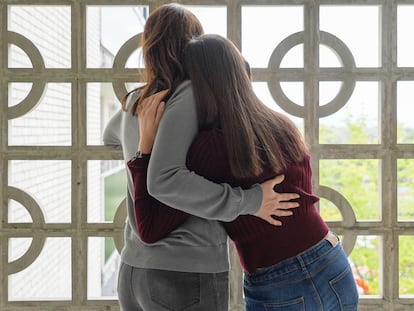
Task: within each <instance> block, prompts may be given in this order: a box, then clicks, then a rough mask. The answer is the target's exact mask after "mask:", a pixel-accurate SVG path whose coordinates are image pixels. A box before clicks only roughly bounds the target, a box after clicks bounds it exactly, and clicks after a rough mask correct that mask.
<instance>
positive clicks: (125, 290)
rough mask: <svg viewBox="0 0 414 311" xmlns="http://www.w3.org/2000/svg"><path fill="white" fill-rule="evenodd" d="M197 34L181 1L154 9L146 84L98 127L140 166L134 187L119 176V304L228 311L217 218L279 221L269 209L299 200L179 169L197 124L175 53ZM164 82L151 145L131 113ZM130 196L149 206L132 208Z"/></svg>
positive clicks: (153, 309) (147, 38) (147, 33)
mask: <svg viewBox="0 0 414 311" xmlns="http://www.w3.org/2000/svg"><path fill="white" fill-rule="evenodd" d="M202 33H203V29H202V26H201V24H200V22H199V21H198V19H197V18H196V17H195V16H194V15H193V14H192V13H191V12H190V11H188V10H187V9H185V8H184V7H183V6H180V5H177V4H167V5H163V6H161V7H159V8H158V9H156V10H155V11H154V12H152V13H151V14H150V16H149V18H148V20H147V22H146V24H145V27H144V32H143V35H142V48H143V54H144V60H145V64H146V75H147V77H146V78H147V83H146V84H145V85H144V86H143V87H141V88H138V89H136V90H133V91H131V92H130V93H128V94H127V95H126V96H125V98H124V100H123V110H122V111H119V112H118V113H117V114H116V115H114V117H113V118H112V119H111V120H110V122H109V123H108V125H107V126H106V128H105V131H104V137H103V139H104V143H105V145H108V146H113V147H115V148H122V151H123V155H124V159H125V160H126V161H129V160H130V159H132V158H133V164H134V165H135V166H136V167H138V168H139V173H138V175H139V176H141V177H143V176H144V178H141V181H142V183H141V187H136V189H135V190H134V181H135V180H137V175H134V174H128V175H127V182H128V186H127V196H126V205H127V214H128V220H127V223H126V227H125V245H124V247H123V249H122V252H121V267H120V271H119V281H118V296H119V301H120V305H121V308H122V309H123V310H125V311H130V310H149V311H158V310H183V309H185V310H209V311H210V310H219V311H222V310H223V311H226V310H227V309H228V269H229V265H228V255H227V235H226V233H225V231H224V228H223V226H222V225H221V224H220V223H219V222H218V221H217V220H233V219H235V218H236V217H237V216H238V215H241V214H256V215H257V216H259V217H262V218H263V219H267V220H268V221H269V222H271V223H276V224H277V223H279V221H277V220H275V219H274V218H272V216H271V215H284V214H290V213H291V212H289V211H283V210H281V211H279V209H283V208H290V207H296V206H297V205H298V204H297V203H296V202H283V201H289V200H290V199H292V198H295V197H297V195H296V194H289V193H286V194H279V193H276V192H274V191H273V187H274V186H275V185H276V184H277V183H279V182H280V181H281V180H282V178H280V177H277V178H274V179H272V180H269V181H267V182H264V183H262V184H260V185H259V184H258V185H254V186H253V187H252V188H251V189H246V190H242V189H241V188H239V187H238V188H232V187H231V186H230V185H228V184H222V185H221V184H215V183H213V182H211V181H208V180H206V179H205V178H203V177H201V176H198V175H196V174H194V173H192V172H190V171H189V170H188V169H187V168H186V167H185V161H186V154H187V151H188V148H189V146H190V145H191V142H192V141H193V139H194V137H195V136H196V135H197V133H198V124H197V113H196V108H195V103H194V97H193V93H192V88H191V83H190V82H189V81H186V74H185V71H184V68H183V65H182V57H183V50H184V46H185V44H186V43H187V42H188V41H189V40H190V39H191V38H192V37H195V36H199V35H201V34H202ZM163 89H167V91H166V92H164V93H161V97H162V98H163V99H164V101H165V102H166V104H165V108H164V105H163V104H159V105H158V106H157V109H156V114H155V115H156V117H155V119H153V120H152V122H150V124H151V126H153V125H154V124H156V126H157V127H158V123H159V124H160V125H159V131H158V133H157V137H156V138H155V136H151V135H150V137H151V139H155V143H154V146H153V147H152V142H151V146H149V145H148V144H147V143H146V141H147V140H148V137H147V136H148V135H141V133H140V131H144V130H145V128H147V125H148V123H143V124H142V123H141V122H139V121H138V120H137V115H136V112H137V111H140V110H142V108H143V107H145V105H144V102H145V100H146V99H148V98H154V96H151V95H153V94H155V93H157V92H159V91H160V90H163ZM158 97H160V94H157V95H155V98H157V100H158V99H159V98H158ZM162 114H163V118H162V120H161V121H160V116H161V115H162ZM151 126H150V127H151ZM144 132H145V133H146V132H147V131H144ZM154 133H155V132H154ZM154 135H155V134H154ZM138 141H139V143H138V152H137V142H138ZM151 151H152V154H151V155H150V153H151ZM134 156H135V157H134ZM147 166H148V170H147ZM147 172H148V181H149V184H148V189H149V192H150V193H151V194H155V195H156V196H157V195H159V194H160V193H167V195H159V196H160V199H162V200H164V201H168V202H171V203H170V204H169V205H171V206H173V207H174V208H175V209H170V208H168V207H166V206H164V205H163V204H161V203H160V202H158V201H156V200H155V199H154V198H153V197H151V196H149V194H148V192H147V186H146V180H147V178H146V177H147ZM139 176H138V177H139ZM158 192H159V193H158ZM188 193H191V195H190V196H188ZM134 201H135V202H141V203H142V202H143V203H145V204H147V206H148V204H149V205H150V206H149V207H148V208H142V209H141V210H137V209H134ZM145 204H144V205H145ZM138 205H140V206H143V205H142V204H138ZM180 210H182V211H184V212H188V213H190V214H192V215H196V216H190V215H188V214H186V213H184V212H182V211H180ZM167 213H170V214H169V216H171V217H164V219H165V221H164V220H162V221H161V222H153V220H154V219H155V218H154V216H153V215H154V214H155V215H164V216H165V215H167ZM197 216H198V217H197ZM154 234H155V236H154ZM160 238H162V239H161V240H159V239H160ZM149 242H154V243H152V244H149Z"/></svg>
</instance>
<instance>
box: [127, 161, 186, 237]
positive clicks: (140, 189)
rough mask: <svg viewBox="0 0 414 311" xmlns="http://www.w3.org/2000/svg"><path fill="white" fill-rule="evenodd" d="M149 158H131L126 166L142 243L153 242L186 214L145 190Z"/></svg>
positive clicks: (184, 218) (176, 225)
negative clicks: (129, 174)
mask: <svg viewBox="0 0 414 311" xmlns="http://www.w3.org/2000/svg"><path fill="white" fill-rule="evenodd" d="M148 161H149V159H146V158H142V159H137V158H132V159H131V160H129V161H128V162H127V166H128V168H129V171H130V173H131V176H132V180H133V184H134V217H135V223H136V229H137V233H138V235H139V237H140V239H141V240H142V241H143V242H144V243H154V242H156V241H158V240H160V239H162V238H163V237H165V236H166V235H168V234H169V233H170V232H171V231H173V230H174V229H176V228H177V227H178V226H179V225H181V224H182V223H183V222H185V220H186V219H187V218H188V216H189V215H188V214H187V213H184V212H182V211H179V210H176V209H173V208H170V207H168V206H166V205H164V204H162V203H161V202H159V201H157V200H156V199H154V198H153V197H151V196H150V195H149V194H148V192H147V182H146V179H147V167H148Z"/></svg>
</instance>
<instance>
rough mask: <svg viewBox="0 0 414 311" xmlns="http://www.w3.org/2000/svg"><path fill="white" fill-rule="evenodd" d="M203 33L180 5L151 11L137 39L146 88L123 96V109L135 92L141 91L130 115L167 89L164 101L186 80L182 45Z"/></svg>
mask: <svg viewBox="0 0 414 311" xmlns="http://www.w3.org/2000/svg"><path fill="white" fill-rule="evenodd" d="M203 32H204V31H203V27H202V26H201V23H200V21H199V20H198V19H197V17H196V16H195V15H194V14H193V13H191V12H190V11H189V10H187V9H186V8H184V7H183V6H182V5H179V4H176V3H170V4H165V5H162V6H160V7H159V8H157V9H156V10H154V11H153V12H152V13H151V14H150V16H149V17H148V20H147V21H146V23H145V26H144V32H143V34H142V36H141V46H142V53H143V56H144V62H145V76H146V84H145V85H144V86H142V87H139V88H136V89H134V90H132V91H131V92H129V93H128V94H126V95H125V96H124V98H123V99H122V107H123V109H124V110H126V99H127V97H128V95H129V94H130V93H132V92H134V91H136V90H141V93H140V95H139V97H138V99H137V101H136V102H135V103H134V105H133V107H132V109H131V112H132V113H133V114H134V113H135V110H136V107H137V105H139V104H140V103H141V102H142V100H143V99H144V98H145V97H148V96H149V95H152V94H154V93H156V92H158V91H161V90H165V89H168V90H169V93H168V94H167V95H166V97H167V98H168V97H169V95H170V94H171V92H173V91H174V89H175V88H176V87H177V86H178V85H179V84H180V83H181V82H182V81H183V80H185V78H186V75H185V72H184V69H183V64H182V61H183V59H182V58H183V49H184V46H185V44H186V43H187V42H188V41H189V40H190V39H191V38H192V37H196V36H199V35H202V34H203Z"/></svg>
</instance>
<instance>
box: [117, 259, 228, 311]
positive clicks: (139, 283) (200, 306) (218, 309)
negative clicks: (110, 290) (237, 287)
mask: <svg viewBox="0 0 414 311" xmlns="http://www.w3.org/2000/svg"><path fill="white" fill-rule="evenodd" d="M228 277H229V273H228V272H221V273H190V272H178V271H167V270H156V269H142V268H136V267H131V266H129V265H127V264H125V263H121V267H120V270H119V275H118V297H119V304H120V306H121V310H122V311H207V310H208V311H228V301H229V287H228V281H229V279H228Z"/></svg>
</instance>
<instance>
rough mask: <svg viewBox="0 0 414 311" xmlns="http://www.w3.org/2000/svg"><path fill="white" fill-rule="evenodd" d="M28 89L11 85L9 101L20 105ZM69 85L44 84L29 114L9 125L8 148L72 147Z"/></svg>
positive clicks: (18, 85) (15, 84) (23, 86)
mask: <svg viewBox="0 0 414 311" xmlns="http://www.w3.org/2000/svg"><path fill="white" fill-rule="evenodd" d="M27 89H28V84H27V83H12V84H11V86H10V87H9V90H10V95H9V96H10V99H9V101H10V102H11V103H12V105H11V106H14V105H15V103H16V102H19V103H20V100H21V98H22V97H25V94H26V92H27ZM71 97H72V96H71V85H70V84H68V83H48V84H46V90H45V91H44V95H43V96H42V97H41V98H40V100H39V103H38V104H37V103H33V104H34V105H33V106H34V108H33V110H31V111H29V112H28V113H26V114H24V115H23V116H21V117H17V118H15V119H11V120H10V121H9V145H20V146H28V145H31V146H68V145H71V144H72V133H71V127H72V124H71V122H72V111H71ZM17 105H18V104H17Z"/></svg>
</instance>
